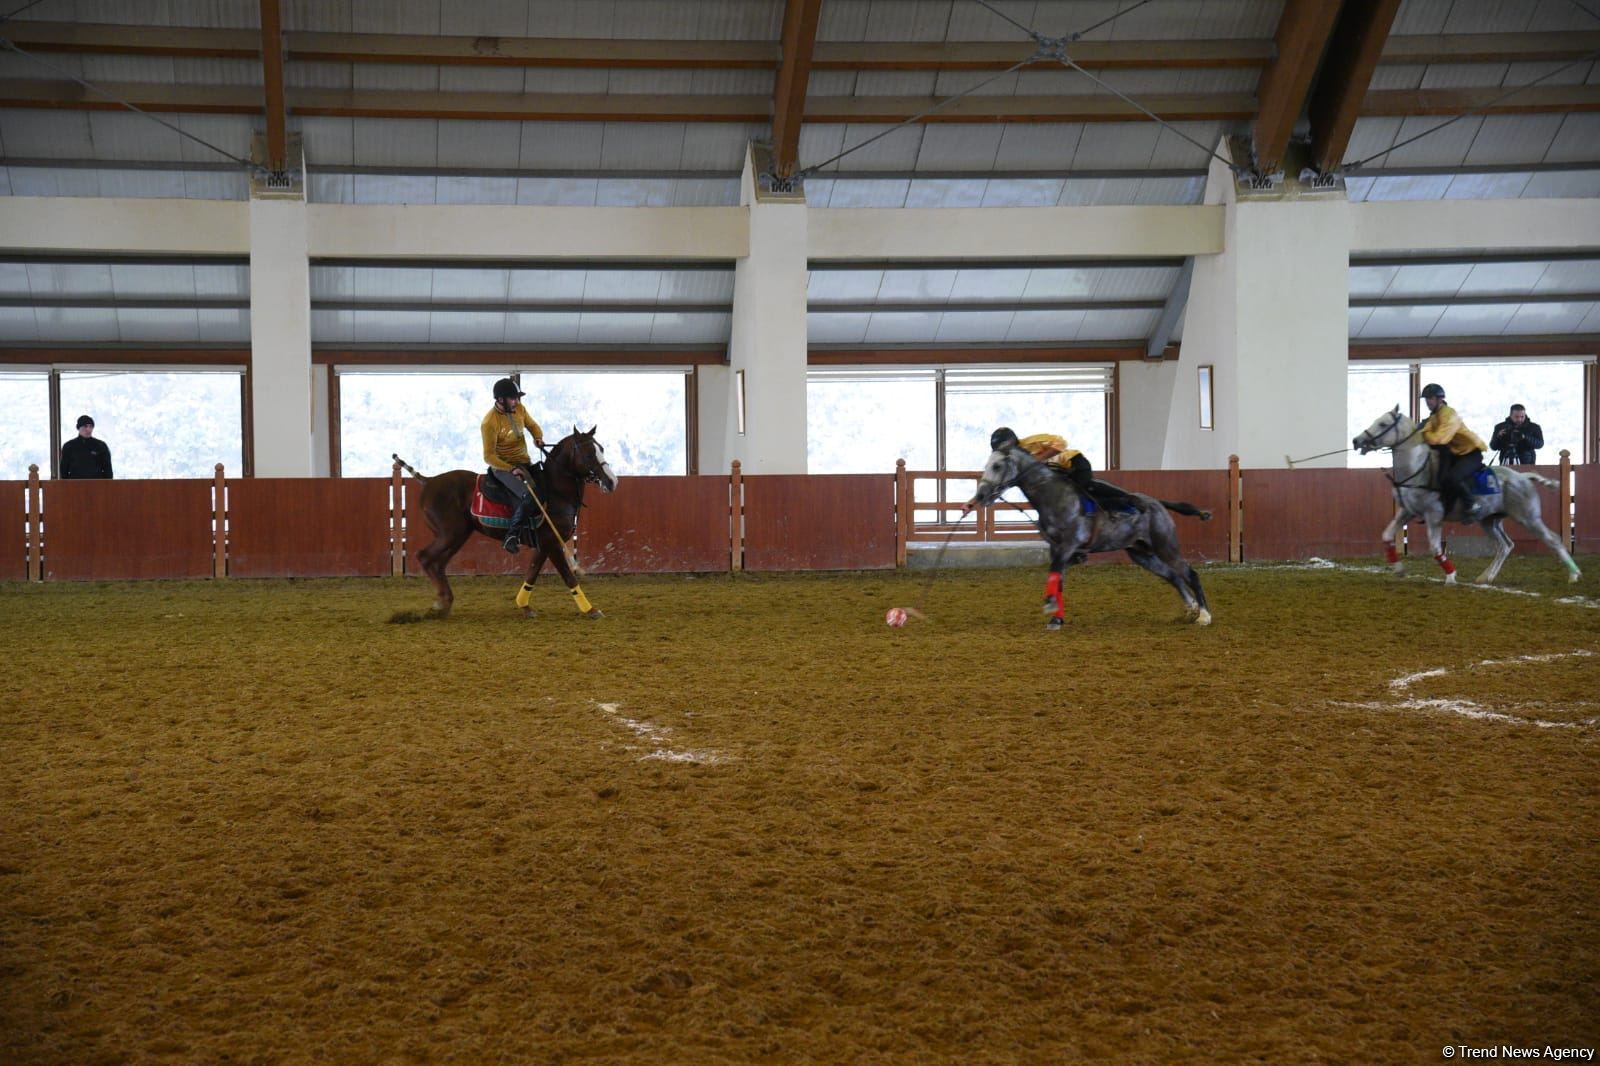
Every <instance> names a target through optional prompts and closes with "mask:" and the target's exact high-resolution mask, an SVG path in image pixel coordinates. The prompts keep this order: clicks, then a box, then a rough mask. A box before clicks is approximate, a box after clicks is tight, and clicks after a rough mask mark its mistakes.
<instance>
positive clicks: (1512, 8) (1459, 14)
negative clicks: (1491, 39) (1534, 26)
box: [1440, 0, 1533, 33]
mask: <svg viewBox="0 0 1600 1066" xmlns="http://www.w3.org/2000/svg"><path fill="white" fill-rule="evenodd" d="M1532 15H1533V5H1532V4H1529V3H1527V2H1526V0H1523V2H1522V3H1515V2H1512V3H1507V2H1506V0H1477V2H1474V0H1456V3H1454V4H1451V5H1450V14H1449V16H1448V17H1447V18H1446V19H1445V20H1444V27H1443V29H1442V30H1441V31H1440V32H1441V33H1518V32H1520V31H1522V30H1524V29H1526V28H1527V25H1528V20H1529V18H1530V17H1531V16H1532Z"/></svg>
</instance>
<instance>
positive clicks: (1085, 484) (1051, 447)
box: [989, 426, 1135, 511]
mask: <svg viewBox="0 0 1600 1066" xmlns="http://www.w3.org/2000/svg"><path fill="white" fill-rule="evenodd" d="M1007 446H1010V447H1013V448H1021V449H1022V450H1023V451H1025V452H1027V453H1028V454H1029V455H1031V456H1033V457H1034V458H1035V459H1037V460H1039V461H1040V462H1042V463H1045V464H1047V465H1049V466H1051V467H1052V468H1054V470H1055V471H1056V473H1058V474H1060V475H1061V476H1062V477H1064V478H1066V479H1067V480H1068V481H1070V482H1072V485H1073V487H1074V488H1076V489H1077V490H1078V492H1079V493H1080V494H1081V495H1083V496H1086V497H1088V498H1090V499H1092V500H1094V501H1095V502H1096V503H1097V504H1099V505H1100V506H1101V507H1104V508H1106V509H1107V510H1111V511H1118V510H1121V509H1122V508H1124V507H1133V506H1135V500H1134V498H1133V495H1132V494H1131V493H1128V492H1124V491H1123V490H1122V489H1119V488H1117V487H1116V486H1115V485H1111V484H1107V483H1106V482H1104V481H1099V480H1096V478H1095V476H1094V468H1093V467H1091V466H1090V465H1089V460H1088V459H1087V458H1085V457H1084V454H1083V453H1082V452H1080V451H1078V450H1076V449H1075V448H1069V447H1067V440H1066V438H1065V437H1060V436H1057V435H1056V434H1054V433H1035V434H1034V435H1033V436H1031V437H1023V438H1022V439H1021V440H1018V439H1017V435H1016V433H1015V432H1013V431H1012V430H1011V428H1010V427H1009V426H1001V427H1000V428H999V429H997V430H995V431H994V432H993V433H991V434H990V435H989V449H990V451H999V450H1000V449H1001V448H1004V447H1007Z"/></svg>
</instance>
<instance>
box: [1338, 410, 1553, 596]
mask: <svg viewBox="0 0 1600 1066" xmlns="http://www.w3.org/2000/svg"><path fill="white" fill-rule="evenodd" d="M1421 428H1422V424H1421V423H1418V422H1412V421H1411V419H1410V418H1408V417H1406V416H1405V415H1403V414H1401V413H1400V405H1399V404H1396V405H1395V408H1394V410H1392V411H1389V412H1387V413H1386V414H1383V415H1381V416H1379V417H1378V419H1377V420H1376V421H1375V422H1373V423H1372V425H1370V426H1368V427H1367V428H1366V429H1364V430H1362V431H1361V432H1360V433H1358V434H1357V435H1356V436H1355V437H1354V438H1353V439H1352V440H1351V442H1350V443H1351V444H1353V445H1355V448H1356V451H1358V452H1360V453H1361V454H1362V455H1365V454H1367V453H1368V452H1370V451H1374V450H1376V449H1378V448H1388V449H1391V450H1392V451H1393V452H1394V472H1393V474H1392V475H1391V476H1390V480H1391V481H1393V482H1394V500H1395V512H1394V518H1392V519H1390V521H1389V525H1388V527H1387V528H1385V529H1384V531H1383V547H1384V554H1385V556H1386V557H1387V558H1388V560H1389V567H1390V568H1391V569H1392V570H1393V571H1394V572H1395V573H1397V574H1399V573H1403V572H1404V570H1405V565H1404V564H1403V563H1401V562H1400V542H1399V540H1398V538H1399V535H1400V531H1401V530H1402V529H1404V528H1405V527H1406V523H1407V522H1409V521H1411V519H1412V518H1413V517H1415V518H1421V519H1422V520H1423V521H1424V522H1426V523H1427V524H1428V547H1429V548H1430V549H1431V550H1432V551H1433V557H1434V559H1435V560H1436V561H1437V562H1438V564H1439V567H1440V569H1442V570H1443V571H1444V579H1445V582H1446V583H1447V584H1451V585H1453V584H1455V581H1456V567H1455V564H1454V563H1452V562H1451V561H1450V560H1449V559H1448V558H1446V556H1445V554H1444V543H1443V539H1442V538H1443V533H1444V524H1445V523H1446V522H1459V523H1461V524H1463V525H1465V524H1468V521H1469V520H1468V519H1466V518H1465V517H1463V514H1462V503H1464V502H1465V501H1458V502H1457V503H1456V504H1455V506H1453V507H1451V509H1450V513H1449V514H1446V513H1445V509H1444V503H1443V501H1442V499H1441V497H1440V496H1439V490H1438V489H1437V488H1435V487H1434V485H1435V484H1436V483H1437V476H1436V475H1437V471H1436V470H1435V469H1434V468H1435V467H1436V466H1437V465H1438V463H1437V460H1436V459H1435V457H1434V455H1433V449H1432V448H1430V447H1429V446H1428V445H1427V444H1426V443H1424V442H1423V440H1422V435H1421V433H1420V432H1419V431H1420V430H1421ZM1492 470H1493V473H1494V476H1495V477H1496V478H1497V479H1498V480H1499V483H1500V484H1499V491H1497V492H1495V493H1494V494H1492V495H1489V496H1480V497H1478V498H1479V499H1480V500H1482V501H1483V502H1484V517H1483V518H1480V519H1478V520H1477V524H1478V525H1480V526H1482V527H1483V529H1484V532H1486V533H1488V534H1489V536H1490V537H1491V538H1492V539H1493V540H1494V545H1495V552H1494V560H1493V561H1492V562H1491V563H1490V564H1489V565H1488V567H1486V568H1485V569H1484V571H1483V573H1481V574H1479V575H1478V584H1480V585H1488V584H1490V583H1492V582H1493V581H1494V579H1495V578H1496V577H1498V576H1499V574H1500V568H1501V567H1502V566H1504V565H1505V562H1506V559H1508V558H1510V556H1511V549H1512V548H1513V547H1514V545H1513V544H1512V541H1511V535H1510V534H1509V533H1507V532H1506V518H1507V517H1508V516H1509V517H1511V518H1515V519H1516V520H1517V522H1518V524H1520V525H1521V526H1522V527H1523V528H1524V529H1526V530H1528V532H1530V533H1532V534H1533V535H1534V536H1536V537H1538V538H1539V539H1540V540H1542V541H1544V542H1545V544H1547V545H1548V546H1549V548H1550V550H1551V551H1553V552H1555V553H1556V557H1557V558H1559V559H1560V560H1561V562H1562V563H1563V564H1565V566H1566V568H1567V580H1568V581H1576V580H1578V578H1580V577H1582V576H1583V575H1582V574H1581V573H1580V572H1579V570H1578V564H1577V563H1575V562H1573V561H1572V556H1571V555H1569V554H1567V549H1566V546H1565V545H1563V544H1562V543H1561V538H1560V537H1558V536H1556V535H1555V534H1554V533H1552V532H1551V531H1550V530H1549V528H1548V527H1546V526H1545V524H1544V521H1543V519H1542V518H1540V516H1539V491H1538V488H1537V487H1536V486H1541V485H1542V486H1543V487H1545V488H1547V489H1555V488H1560V487H1561V486H1560V485H1559V484H1558V483H1557V482H1554V481H1551V480H1550V479H1549V478H1547V477H1541V476H1540V475H1538V474H1534V473H1530V472H1527V471H1523V470H1514V469H1512V468H1511V467H1509V466H1497V467H1493V468H1492Z"/></svg>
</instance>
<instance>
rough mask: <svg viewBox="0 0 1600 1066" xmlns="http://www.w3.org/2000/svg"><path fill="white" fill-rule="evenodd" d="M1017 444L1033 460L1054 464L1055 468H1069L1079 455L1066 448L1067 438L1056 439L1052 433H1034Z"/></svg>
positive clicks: (1075, 451)
mask: <svg viewBox="0 0 1600 1066" xmlns="http://www.w3.org/2000/svg"><path fill="white" fill-rule="evenodd" d="M1017 443H1019V444H1021V445H1022V447H1023V448H1024V449H1026V451H1027V453H1028V454H1029V455H1031V456H1033V457H1034V458H1035V459H1038V460H1040V461H1041V462H1046V463H1055V464H1056V465H1057V466H1070V465H1071V464H1072V460H1073V459H1074V458H1076V457H1077V456H1078V455H1079V454H1081V453H1079V452H1078V451H1077V450H1075V449H1073V448H1069V447H1067V438H1065V437H1058V436H1056V435H1055V434H1054V433H1035V434H1034V435H1033V436H1031V437H1023V438H1022V439H1021V440H1020V441H1018V442H1017Z"/></svg>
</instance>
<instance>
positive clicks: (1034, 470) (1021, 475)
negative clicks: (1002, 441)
mask: <svg viewBox="0 0 1600 1066" xmlns="http://www.w3.org/2000/svg"><path fill="white" fill-rule="evenodd" d="M998 450H999V449H996V451H998ZM1013 450H1017V451H1021V449H1020V448H1019V447H1018V446H1017V445H1014V444H1012V445H1007V446H1006V452H1007V453H1008V454H1009V453H1010V452H1012V451H1013ZM1024 454H1026V453H1024ZM1028 458H1030V459H1032V458H1033V457H1032V456H1028ZM1017 466H1018V468H1019V469H1018V470H1017V473H1016V476H1014V477H1010V478H1007V479H1006V480H1005V481H1002V482H1000V483H999V484H997V485H996V486H995V487H994V491H993V493H992V494H991V495H990V497H989V498H988V499H987V500H985V501H984V506H986V507H988V506H991V505H993V504H994V502H995V501H996V500H998V499H1000V497H1001V496H1002V495H1004V494H1005V492H1006V490H1007V489H1011V488H1017V487H1020V486H1022V484H1023V482H1025V481H1026V480H1027V479H1028V478H1030V477H1034V476H1036V475H1040V474H1042V475H1044V476H1045V477H1049V476H1051V475H1050V472H1049V470H1047V469H1045V464H1044V463H1042V462H1040V461H1039V460H1037V459H1035V460H1034V462H1033V465H1031V466H1028V467H1026V468H1023V467H1022V464H1021V463H1018V464H1017Z"/></svg>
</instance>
